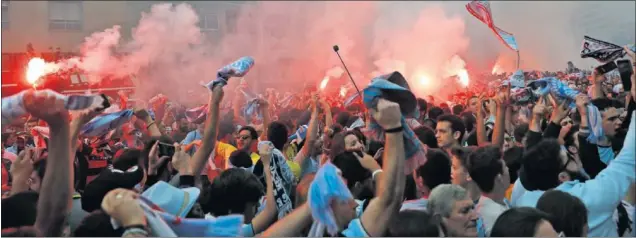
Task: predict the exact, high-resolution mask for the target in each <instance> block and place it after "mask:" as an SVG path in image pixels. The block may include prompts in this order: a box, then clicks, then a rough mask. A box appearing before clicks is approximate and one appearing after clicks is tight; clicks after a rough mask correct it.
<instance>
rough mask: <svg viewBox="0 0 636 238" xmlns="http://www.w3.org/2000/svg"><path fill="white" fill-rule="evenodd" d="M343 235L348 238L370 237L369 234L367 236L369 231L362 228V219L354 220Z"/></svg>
mask: <svg viewBox="0 0 636 238" xmlns="http://www.w3.org/2000/svg"><path fill="white" fill-rule="evenodd" d="M342 235H344V236H346V237H369V234H367V231H366V230H365V229H364V227H363V226H362V221H360V218H356V219H353V220H352V221H351V222H349V226H348V227H347V229H345V230H344V231H342Z"/></svg>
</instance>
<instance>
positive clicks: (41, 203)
mask: <svg viewBox="0 0 636 238" xmlns="http://www.w3.org/2000/svg"><path fill="white" fill-rule="evenodd" d="M37 104H39V105H38V108H36V110H33V111H31V113H32V114H33V115H34V116H36V117H38V118H41V119H43V120H45V121H46V122H47V123H48V124H49V127H50V142H49V143H50V146H49V154H48V158H47V169H46V172H45V173H44V178H43V181H42V186H41V188H40V196H41V197H42V198H43V199H39V200H38V213H37V217H36V220H35V227H36V229H37V231H38V236H47V237H50V236H61V235H62V231H63V227H64V226H63V225H64V221H65V220H66V217H67V215H68V214H69V212H70V208H71V207H70V205H71V203H70V201H71V199H72V197H71V196H72V194H73V172H72V170H73V160H72V159H71V143H70V138H71V137H70V126H69V118H68V111H66V110H57V112H47V110H41V109H40V108H55V99H52V98H46V99H43V100H42V101H38V102H37Z"/></svg>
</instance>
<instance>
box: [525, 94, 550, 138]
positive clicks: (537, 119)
mask: <svg viewBox="0 0 636 238" xmlns="http://www.w3.org/2000/svg"><path fill="white" fill-rule="evenodd" d="M547 110H548V109H547V108H546V105H545V98H544V97H541V98H539V100H538V101H537V103H536V104H535V105H534V107H533V108H532V119H530V124H529V126H528V133H527V139H526V148H527V149H530V148H531V147H533V146H535V145H536V144H537V143H539V141H541V139H543V134H542V132H541V120H543V116H544V115H545V114H546V112H547Z"/></svg>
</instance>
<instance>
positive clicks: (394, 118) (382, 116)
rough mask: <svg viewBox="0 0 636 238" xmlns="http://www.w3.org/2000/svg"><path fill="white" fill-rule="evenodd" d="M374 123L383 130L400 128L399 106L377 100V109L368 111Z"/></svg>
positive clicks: (400, 114)
mask: <svg viewBox="0 0 636 238" xmlns="http://www.w3.org/2000/svg"><path fill="white" fill-rule="evenodd" d="M369 111H370V112H371V116H372V117H373V119H375V121H376V122H377V123H378V124H379V125H380V126H381V127H382V128H384V129H385V130H389V129H394V128H397V127H400V126H402V121H401V119H402V113H401V112H400V105H399V104H397V103H394V102H391V101H389V100H385V99H379V100H378V104H377V109H373V108H371V109H370V110H369Z"/></svg>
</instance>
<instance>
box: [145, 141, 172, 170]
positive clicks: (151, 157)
mask: <svg viewBox="0 0 636 238" xmlns="http://www.w3.org/2000/svg"><path fill="white" fill-rule="evenodd" d="M159 143H160V142H159V140H157V141H156V142H155V144H154V145H152V148H150V153H149V154H148V175H156V174H157V169H159V166H161V164H163V162H165V161H166V160H167V159H170V156H161V158H160V157H159Z"/></svg>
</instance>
